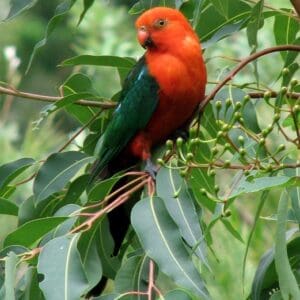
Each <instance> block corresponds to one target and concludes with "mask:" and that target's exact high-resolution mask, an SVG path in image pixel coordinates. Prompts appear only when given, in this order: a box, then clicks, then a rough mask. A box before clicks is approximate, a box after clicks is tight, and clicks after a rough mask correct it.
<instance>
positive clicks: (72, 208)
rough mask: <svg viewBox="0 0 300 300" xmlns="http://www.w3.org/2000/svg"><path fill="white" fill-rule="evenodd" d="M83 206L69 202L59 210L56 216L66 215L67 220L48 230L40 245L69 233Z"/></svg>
mask: <svg viewBox="0 0 300 300" xmlns="http://www.w3.org/2000/svg"><path fill="white" fill-rule="evenodd" d="M81 208H82V207H81V206H79V205H77V204H67V205H65V206H63V207H61V208H60V209H59V210H57V211H56V212H55V214H54V217H66V220H65V221H64V222H62V223H61V224H59V225H58V226H57V227H56V228H54V229H53V230H51V231H50V232H48V233H47V235H46V236H44V238H43V239H42V241H41V242H40V245H41V246H43V245H44V244H46V243H48V242H49V241H50V240H52V239H54V238H56V237H59V236H62V235H66V234H68V233H69V231H70V230H71V229H72V227H73V225H74V224H75V223H76V221H77V219H78V216H77V215H76V213H79V212H80V209H81Z"/></svg>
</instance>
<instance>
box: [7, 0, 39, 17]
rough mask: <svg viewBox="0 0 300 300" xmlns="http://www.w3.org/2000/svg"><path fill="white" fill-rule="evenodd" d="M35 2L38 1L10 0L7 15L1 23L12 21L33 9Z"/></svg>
mask: <svg viewBox="0 0 300 300" xmlns="http://www.w3.org/2000/svg"><path fill="white" fill-rule="evenodd" d="M37 2H38V0H11V1H10V10H9V14H8V16H7V17H6V18H5V19H4V20H3V21H9V20H11V19H13V18H14V17H16V16H18V15H19V14H20V13H22V12H24V11H26V10H28V9H30V8H31V7H33V6H34V5H35V4H36V3H37Z"/></svg>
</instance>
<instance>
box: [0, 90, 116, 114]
mask: <svg viewBox="0 0 300 300" xmlns="http://www.w3.org/2000/svg"><path fill="white" fill-rule="evenodd" d="M0 94H4V95H12V96H15V97H20V98H24V99H29V100H36V101H43V102H52V103H55V102H57V101H59V100H62V99H63V97H55V96H45V95H38V94H32V93H26V92H21V91H18V90H16V89H12V88H5V87H2V86H0ZM74 103H75V104H77V105H82V106H93V107H100V108H102V109H109V108H114V107H115V106H116V103H114V102H111V101H103V102H99V101H91V100H78V101H76V102H74Z"/></svg>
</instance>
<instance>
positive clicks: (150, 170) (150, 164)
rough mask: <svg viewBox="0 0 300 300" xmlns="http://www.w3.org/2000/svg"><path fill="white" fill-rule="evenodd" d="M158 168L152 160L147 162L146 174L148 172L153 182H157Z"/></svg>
mask: <svg viewBox="0 0 300 300" xmlns="http://www.w3.org/2000/svg"><path fill="white" fill-rule="evenodd" d="M157 171H158V169H157V166H156V165H155V164H154V163H153V162H152V160H151V158H148V159H147V160H146V166H145V172H147V173H148V174H149V175H150V176H151V177H152V179H153V180H155V178H156V175H157Z"/></svg>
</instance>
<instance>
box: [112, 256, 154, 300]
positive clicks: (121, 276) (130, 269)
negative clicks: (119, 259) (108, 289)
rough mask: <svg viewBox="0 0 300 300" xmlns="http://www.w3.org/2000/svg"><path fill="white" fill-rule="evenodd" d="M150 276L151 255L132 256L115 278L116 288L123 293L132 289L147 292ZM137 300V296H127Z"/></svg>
mask: <svg viewBox="0 0 300 300" xmlns="http://www.w3.org/2000/svg"><path fill="white" fill-rule="evenodd" d="M148 276H149V257H147V256H146V255H142V256H132V257H130V258H129V259H128V260H126V261H125V263H124V264H123V265H122V267H121V268H120V270H119V271H118V273H117V276H116V278H115V290H116V292H118V293H120V294H122V293H126V292H130V291H137V292H147V289H148V285H147V281H148ZM126 299H127V300H129V299H131V300H136V299H137V298H136V296H127V297H126Z"/></svg>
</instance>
